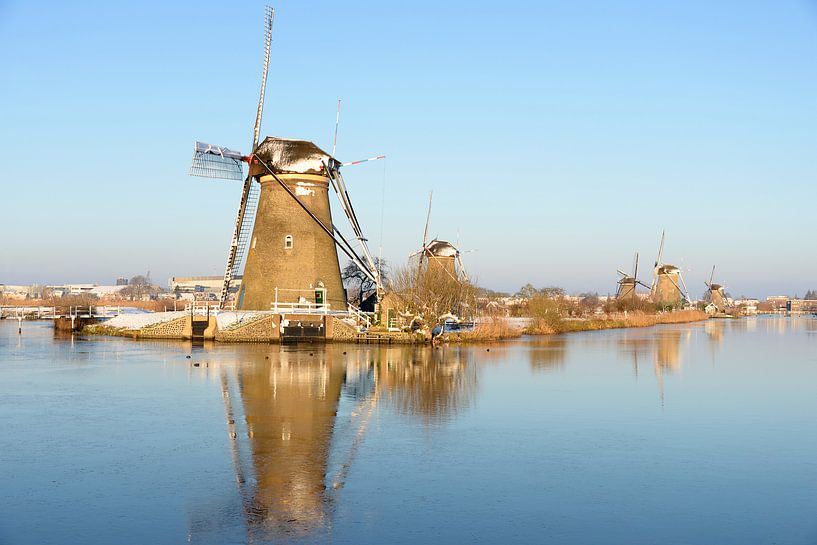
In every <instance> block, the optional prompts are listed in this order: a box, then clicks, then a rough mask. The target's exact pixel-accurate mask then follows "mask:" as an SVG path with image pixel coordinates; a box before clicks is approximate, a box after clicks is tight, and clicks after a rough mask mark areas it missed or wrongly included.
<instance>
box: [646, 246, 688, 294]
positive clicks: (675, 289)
mask: <svg viewBox="0 0 817 545" xmlns="http://www.w3.org/2000/svg"><path fill="white" fill-rule="evenodd" d="M665 235H666V233H661V244H660V246H659V247H658V257H657V258H656V260H655V268H654V269H653V280H652V286H651V288H650V299H651V300H652V302H653V303H655V304H657V305H663V306H677V305H681V304H682V303H685V302H686V303H689V302H691V299H690V297H689V294H688V293H687V289H686V285H685V283H684V278H683V276H682V275H681V269H680V268H678V267H676V266H675V265H670V264H668V263H664V262H663V261H661V258H662V256H663V254H664V238H665Z"/></svg>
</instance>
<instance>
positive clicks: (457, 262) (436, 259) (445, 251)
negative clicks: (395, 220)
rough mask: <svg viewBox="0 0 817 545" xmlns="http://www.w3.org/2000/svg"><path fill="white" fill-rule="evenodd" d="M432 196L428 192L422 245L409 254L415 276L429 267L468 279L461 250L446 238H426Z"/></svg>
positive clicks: (459, 279) (456, 278)
mask: <svg viewBox="0 0 817 545" xmlns="http://www.w3.org/2000/svg"><path fill="white" fill-rule="evenodd" d="M433 197H434V192H433V191H431V192H429V194H428V213H427V214H426V223H425V227H424V228H423V245H422V246H421V247H420V249H419V250H417V251H416V252H414V253H413V254H411V255H410V256H409V263H415V262H416V266H417V277H418V278H419V276H420V275H421V274H422V273H423V272H424V271H426V270H429V269H430V268H432V267H433V268H434V269H435V270H437V268H440V269H441V270H443V271H445V272H447V273H448V275H449V276H450V277H451V278H452V279H453V280H456V281H464V280H467V279H468V275H467V273H466V271H465V266H464V265H463V263H462V252H460V251H459V249H457V247H456V246H454V245H453V244H451V243H450V242H448V241H447V240H439V239H438V238H436V237H435V238H434V239H433V240H430V241H429V240H428V226H429V223H430V222H431V203H432V199H433Z"/></svg>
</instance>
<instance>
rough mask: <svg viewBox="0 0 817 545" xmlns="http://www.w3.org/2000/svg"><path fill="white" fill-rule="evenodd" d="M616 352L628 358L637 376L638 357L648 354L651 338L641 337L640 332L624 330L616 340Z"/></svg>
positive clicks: (642, 357)
mask: <svg viewBox="0 0 817 545" xmlns="http://www.w3.org/2000/svg"><path fill="white" fill-rule="evenodd" d="M616 346H617V348H618V353H619V354H620V355H622V356H624V357H625V358H627V359H629V360H630V361H631V362H632V365H633V374H634V375H635V376H636V377H638V363H639V358H641V359H642V360H643V359H644V358H645V357H648V356H649V351H650V347H651V346H652V340H651V339H649V338H645V337H643V336H642V335H641V334H640V332H635V333H633V332H630V331H626V332H623V333H622V334H621V338H619V339H618V340H617V341H616Z"/></svg>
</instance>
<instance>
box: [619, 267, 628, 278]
mask: <svg viewBox="0 0 817 545" xmlns="http://www.w3.org/2000/svg"><path fill="white" fill-rule="evenodd" d="M616 272H617V273H618V274H620V275H621V276H622V277H623V278H627V277H628V276H630V275H629V274H627V273H626V272H624V271H622V270H621V269H616Z"/></svg>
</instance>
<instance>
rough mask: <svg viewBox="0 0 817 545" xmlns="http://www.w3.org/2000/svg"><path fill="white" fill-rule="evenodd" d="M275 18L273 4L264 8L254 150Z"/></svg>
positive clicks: (253, 141) (259, 128) (258, 132)
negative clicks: (262, 56) (261, 61)
mask: <svg viewBox="0 0 817 545" xmlns="http://www.w3.org/2000/svg"><path fill="white" fill-rule="evenodd" d="M274 19H275V10H274V9H273V8H272V6H266V7H265V8H264V67H263V69H262V71H261V96H260V97H259V98H258V110H257V111H256V113H255V127H254V128H253V132H252V151H253V152H255V147H256V146H257V145H258V136H259V134H260V132H261V117H262V115H263V113H264V93H265V92H266V89H267V72H268V71H269V53H270V48H271V46H272V22H273V20H274Z"/></svg>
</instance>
